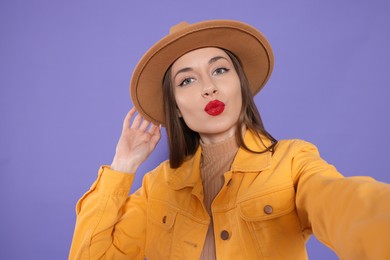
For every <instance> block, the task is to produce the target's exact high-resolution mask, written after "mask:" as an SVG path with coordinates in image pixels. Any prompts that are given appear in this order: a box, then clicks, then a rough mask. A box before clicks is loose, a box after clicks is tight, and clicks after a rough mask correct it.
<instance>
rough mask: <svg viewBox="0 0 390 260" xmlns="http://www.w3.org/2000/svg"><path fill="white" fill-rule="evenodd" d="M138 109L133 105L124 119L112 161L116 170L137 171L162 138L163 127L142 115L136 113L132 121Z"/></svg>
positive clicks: (112, 165)
mask: <svg viewBox="0 0 390 260" xmlns="http://www.w3.org/2000/svg"><path fill="white" fill-rule="evenodd" d="M136 111H137V110H136V109H135V108H134V107H133V108H132V109H131V110H130V111H129V112H128V113H127V115H126V117H125V120H124V121H123V129H122V134H121V136H120V138H119V141H118V144H117V146H116V152H115V156H114V159H113V161H112V163H111V169H113V170H115V171H120V172H125V173H135V172H136V171H137V169H138V167H139V166H140V165H141V163H143V162H144V161H145V160H146V158H148V156H149V155H150V154H151V153H152V151H153V150H154V148H155V147H156V145H157V143H158V141H159V140H160V136H161V135H160V130H161V127H160V126H156V125H153V124H151V123H150V122H149V121H147V120H145V119H144V118H143V117H142V116H141V115H139V114H138V115H136V116H135V118H134V120H133V122H132V123H130V121H131V118H132V117H133V116H134V114H135V112H136Z"/></svg>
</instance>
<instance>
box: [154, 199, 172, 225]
mask: <svg viewBox="0 0 390 260" xmlns="http://www.w3.org/2000/svg"><path fill="white" fill-rule="evenodd" d="M148 210H149V213H150V214H149V216H150V219H151V220H152V221H153V222H154V223H155V224H157V225H159V226H161V227H163V228H166V229H170V228H172V226H173V224H174V223H175V220H176V215H177V209H175V208H173V207H172V206H170V205H168V204H167V203H164V202H160V201H151V202H150V204H149V209H148Z"/></svg>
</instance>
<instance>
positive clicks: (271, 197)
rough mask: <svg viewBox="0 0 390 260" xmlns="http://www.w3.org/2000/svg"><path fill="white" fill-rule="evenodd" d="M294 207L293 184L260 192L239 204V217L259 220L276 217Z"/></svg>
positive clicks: (247, 219)
mask: <svg viewBox="0 0 390 260" xmlns="http://www.w3.org/2000/svg"><path fill="white" fill-rule="evenodd" d="M294 209H295V190H294V187H293V186H290V187H287V188H284V189H282V190H277V191H274V192H270V193H266V194H261V195H259V196H257V197H254V198H251V199H248V200H246V201H243V202H241V203H240V204H239V212H240V215H241V217H242V218H243V219H244V220H246V221H261V220H268V219H273V218H277V217H280V216H283V215H286V214H287V213H290V212H291V211H293V210H294Z"/></svg>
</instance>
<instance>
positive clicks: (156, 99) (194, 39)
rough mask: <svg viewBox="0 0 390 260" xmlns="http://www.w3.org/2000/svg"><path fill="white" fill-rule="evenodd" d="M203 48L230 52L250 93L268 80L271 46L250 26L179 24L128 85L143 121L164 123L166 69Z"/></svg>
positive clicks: (225, 22) (153, 49)
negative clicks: (236, 60)
mask: <svg viewBox="0 0 390 260" xmlns="http://www.w3.org/2000/svg"><path fill="white" fill-rule="evenodd" d="M204 47H218V48H223V49H226V50H229V51H231V52H232V53H234V54H235V55H236V56H237V57H238V59H239V60H240V62H241V65H242V67H243V69H244V71H245V74H246V76H247V77H248V80H249V84H250V86H251V88H252V93H253V95H255V94H256V93H257V92H259V91H260V90H261V89H262V88H263V87H264V85H265V83H266V82H267V80H268V79H269V77H270V75H271V72H272V69H273V64H274V56H273V52H272V49H271V45H270V44H269V42H268V41H267V39H266V38H265V37H264V35H263V34H262V33H260V32H259V31H258V30H257V29H255V28H254V27H252V26H250V25H248V24H245V23H242V22H238V21H231V20H209V21H203V22H199V23H194V24H188V23H186V22H182V23H179V24H177V25H175V26H174V27H172V28H171V30H170V33H169V34H168V35H167V36H165V37H164V38H162V39H161V40H160V41H158V42H157V43H156V44H154V45H153V46H152V47H151V48H150V49H149V50H148V51H147V52H146V53H145V54H144V56H143V57H142V58H141V60H140V61H139V62H138V64H137V66H136V68H135V69H134V73H133V76H132V79H131V82H130V93H131V98H132V101H133V104H134V106H135V107H136V108H137V110H138V112H139V113H140V114H141V115H142V116H144V118H145V119H147V120H149V121H151V122H152V123H154V124H157V125H158V124H162V125H164V124H165V117H164V107H163V104H164V103H163V102H164V100H163V92H162V82H163V78H164V74H165V72H166V71H167V69H168V68H169V66H170V65H171V64H172V63H173V62H174V61H175V60H176V59H178V58H179V57H180V56H182V55H183V54H185V53H187V52H189V51H192V50H195V49H199V48H204Z"/></svg>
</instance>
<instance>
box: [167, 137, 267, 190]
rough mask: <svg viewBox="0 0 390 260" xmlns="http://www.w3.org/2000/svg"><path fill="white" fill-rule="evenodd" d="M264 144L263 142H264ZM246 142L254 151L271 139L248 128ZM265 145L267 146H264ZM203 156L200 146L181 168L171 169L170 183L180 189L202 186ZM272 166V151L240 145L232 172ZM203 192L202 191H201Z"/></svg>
mask: <svg viewBox="0 0 390 260" xmlns="http://www.w3.org/2000/svg"><path fill="white" fill-rule="evenodd" d="M261 141H263V143H264V144H262V142H261ZM244 142H245V144H246V145H247V146H248V148H249V149H251V150H253V151H263V150H264V149H265V146H269V145H270V144H271V141H270V140H268V139H267V138H265V137H263V136H261V140H260V139H259V138H258V137H257V135H256V134H255V133H253V132H252V131H250V130H248V131H246V133H245V136H244ZM264 145H265V146H264ZM201 156H202V148H201V147H200V146H199V147H198V149H197V151H196V153H195V154H194V156H192V157H191V158H190V159H189V160H187V161H185V162H184V163H183V164H182V165H181V166H180V167H179V168H177V169H171V170H172V171H169V174H168V176H167V177H168V184H169V185H170V186H171V187H172V188H173V189H174V190H179V189H182V188H185V187H195V186H197V187H199V188H200V189H201V188H202V185H197V184H201V183H202V181H201V179H200V160H201ZM270 166H271V153H270V152H265V153H261V154H255V153H253V152H249V151H247V150H245V149H244V148H242V147H240V148H239V149H238V151H237V154H236V156H235V158H234V160H233V163H232V166H231V171H232V172H242V173H245V172H260V171H263V170H265V169H268V168H269V167H270ZM199 192H201V191H199Z"/></svg>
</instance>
